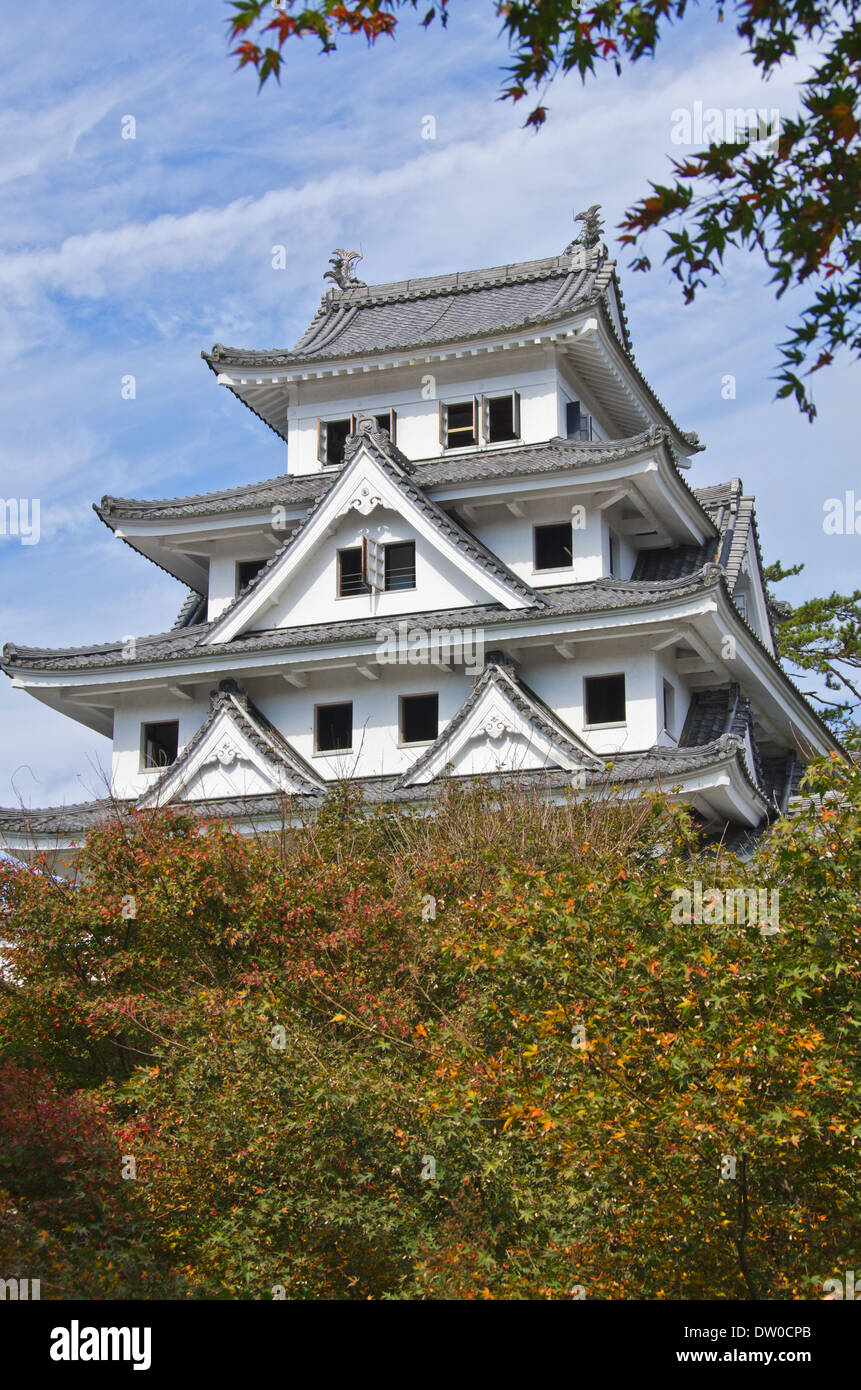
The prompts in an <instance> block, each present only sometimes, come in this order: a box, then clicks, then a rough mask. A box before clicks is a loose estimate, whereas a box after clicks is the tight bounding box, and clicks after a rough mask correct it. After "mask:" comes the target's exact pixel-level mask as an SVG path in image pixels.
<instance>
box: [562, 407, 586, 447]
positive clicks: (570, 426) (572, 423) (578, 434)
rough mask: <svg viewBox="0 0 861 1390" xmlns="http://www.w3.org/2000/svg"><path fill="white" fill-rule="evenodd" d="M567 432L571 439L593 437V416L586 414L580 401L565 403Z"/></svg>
mask: <svg viewBox="0 0 861 1390" xmlns="http://www.w3.org/2000/svg"><path fill="white" fill-rule="evenodd" d="M565 433H566V435H567V436H568V438H569V439H591V438H592V417H591V415H587V414H586V412H585V410H584V409H583V407H582V405H581V404H580V402H579V401H566V403H565Z"/></svg>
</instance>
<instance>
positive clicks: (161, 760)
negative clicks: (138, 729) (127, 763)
mask: <svg viewBox="0 0 861 1390" xmlns="http://www.w3.org/2000/svg"><path fill="white" fill-rule="evenodd" d="M178 752H179V720H178V719H168V720H165V721H164V722H163V723H160V724H144V725H143V728H142V754H143V765H144V767H145V768H158V767H170V766H171V764H172V763H175V762H176V758H177V754H178Z"/></svg>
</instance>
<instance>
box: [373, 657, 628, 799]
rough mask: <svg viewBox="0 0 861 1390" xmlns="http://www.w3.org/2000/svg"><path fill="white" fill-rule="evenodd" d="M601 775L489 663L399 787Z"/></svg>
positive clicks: (507, 673) (541, 707) (504, 669)
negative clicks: (447, 778) (539, 773)
mask: <svg viewBox="0 0 861 1390" xmlns="http://www.w3.org/2000/svg"><path fill="white" fill-rule="evenodd" d="M554 767H558V768H563V769H564V770H565V771H566V772H573V771H579V770H581V769H582V770H589V771H593V772H597V771H600V770H601V769H602V768H603V763H602V761H601V759H600V758H598V757H596V755H595V754H594V753H593V752H592V751H591V749H590V748H588V747H587V745H586V744H585V743H584V742H583V741H582V739H580V738H578V737H577V735H576V734H575V733H574V732H573V730H571V729H569V728H568V726H567V725H566V724H563V722H562V720H561V719H559V718H558V717H557V716H556V715H555V714H554V713H553V711H552V710H551V709H549V708H548V707H547V706H546V705H545V704H544V703H543V701H542V700H539V698H538V696H537V695H535V694H534V692H533V691H531V690H530V689H529V688H528V686H525V685H524V684H523V682H522V681H520V680H518V678H517V676H516V675H515V674H514V672H513V671H512V670H511V668H510V667H509V666H507V665H505V664H503V663H502V662H497V661H493V660H491V661H490V662H489V663H488V665H487V666H486V667H485V669H484V671H483V672H482V675H481V676H480V678H479V680H478V681H477V683H476V685H475V688H474V690H473V691H472V693H471V694H470V695H469V697H468V699H467V700H466V701H465V702H464V704H463V705H462V706H461V708H460V709H459V710H458V712H457V714H456V715H455V716H454V718H453V719H452V720H451V721H450V723H449V724H448V725H447V726H446V728H445V729H444V730H443V732H442V733H441V734H440V736H439V738H438V739H436V741H435V742H434V743H433V744H431V746H430V748H428V749H426V751H425V752H424V753H423V754H422V755H421V757H420V758H419V759H418V761H417V762H415V763H414V764H413V766H412V767H411V768H409V769H408V771H407V772H405V773H404V774H403V776H402V777H401V778H399V781H398V785H399V786H402V787H411V786H418V785H423V784H425V783H428V782H432V781H433V780H434V779H435V778H436V777H440V776H441V775H443V774H444V773H449V774H451V775H453V776H473V775H475V774H477V773H484V772H521V771H523V772H526V771H533V770H535V769H538V768H554Z"/></svg>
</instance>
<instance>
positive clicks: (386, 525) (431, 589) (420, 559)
mask: <svg viewBox="0 0 861 1390" xmlns="http://www.w3.org/2000/svg"><path fill="white" fill-rule="evenodd" d="M363 535H368V536H372V537H374V538H375V539H376V540H377V541H378V542H379V543H380V544H381V545H383V544H389V543H395V542H397V541H415V546H416V587H415V588H414V589H400V590H395V591H393V592H391V593H376V594H353V595H351V596H349V597H347V598H339V597H338V593H337V584H338V559H337V553H338V551H339V550H345V549H348V548H350V547H353V546H358V545H361V542H362V536H363ZM489 601H493V600H492V597H491V596H490V595H489V594H488V592H487V590H486V589H483V588H481V587H480V586H479V585H478V584H477V583H476V582H475V581H474V580H473V579H471V578H470V577H468V576H467V575H466V574H465V573H464V572H463V570H461V569H460V568H458V566H456V565H455V564H454V563H453V562H452V561H450V560H448V559H447V558H446V557H445V556H443V555H442V554H441V553H440V551H439V550H438V549H437V548H436V546H434V545H432V544H431V543H430V542H429V541H428V540H426V539H425V538H424V537H423V536H419V535H417V534H416V533H415V531H413V530H412V528H411V527H410V526H409V525H407V523H406V522H404V521H402V520H401V518H400V517H399V516H397V515H396V514H395V513H394V512H390V511H382V510H381V509H380V508H377V510H376V511H374V512H372V513H371V515H370V516H368V517H362V516H360V515H359V514H358V513H356V512H353V511H351V512H348V513H347V514H346V515H345V516H343V517H342V518H341V519H340V521H339V524H338V528H337V530H336V531H335V532H334V534H332V535H330V536H328V537H327V538H326V540H325V541H324V542H322V544H321V545H320V546H319V547H318V548H317V550H316V551H315V552H313V553H312V555H311V557H310V558H309V560H308V561H307V563H306V564H305V565H303V566H302V568H301V569H299V570H297V572H296V573H295V574H294V576H293V577H292V579H291V580H290V582H289V585H288V587H287V588H286V589H285V591H284V593H283V595H282V598H281V600H280V601H279V603H278V605H277V606H276V607H274V608H271V609H269V611H268V612H267V613H266V614H264V615H263V616H262V618H261V620H260V624H259V625H260V626H261V627H266V628H269V627H301V626H303V625H308V624H312V623H330V622H348V621H351V620H357V619H367V618H377V619H380V620H383V619H385V618H387V617H390V616H392V615H397V614H400V613H419V612H433V611H434V610H436V609H440V610H444V609H446V608H463V607H471V606H472V605H474V604H477V603H487V602H489ZM465 622H469V617H468V615H467V617H466V618H465Z"/></svg>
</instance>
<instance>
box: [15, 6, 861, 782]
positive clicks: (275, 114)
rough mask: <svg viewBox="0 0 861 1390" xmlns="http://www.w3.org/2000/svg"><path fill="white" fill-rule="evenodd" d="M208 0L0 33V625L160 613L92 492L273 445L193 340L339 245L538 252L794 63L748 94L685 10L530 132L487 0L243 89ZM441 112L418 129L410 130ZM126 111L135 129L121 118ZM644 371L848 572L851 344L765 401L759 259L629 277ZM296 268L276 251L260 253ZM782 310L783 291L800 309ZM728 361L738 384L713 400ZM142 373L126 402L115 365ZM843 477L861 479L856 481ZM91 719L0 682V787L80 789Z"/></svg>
mask: <svg viewBox="0 0 861 1390" xmlns="http://www.w3.org/2000/svg"><path fill="white" fill-rule="evenodd" d="M226 14H227V7H226V6H225V5H222V4H221V3H213V0H152V3H150V4H148V5H146V6H131V5H123V6H107V5H105V4H104V3H103V0H102V3H97V0H76V3H75V4H74V5H70V6H57V5H56V3H51V4H49V3H47V0H29V3H28V5H27V6H26V7H24V6H19V7H17V8H16V12H15V13H14V15H10V16H9V17H7V21H6V23H5V25H4V46H3V52H2V53H0V198H2V205H3V216H2V220H0V497H2V498H4V499H8V498H12V497H16V498H34V497H38V498H39V499H40V503H41V515H42V536H41V540H40V542H39V544H38V545H35V546H22V545H21V544H20V541H19V540H18V538H15V537H10V536H0V641H15V642H19V643H22V644H32V645H47V646H50V645H56V646H62V645H75V644H83V643H86V642H88V641H91V640H92V641H100V640H109V639H112V638H116V637H119V636H122V635H125V634H128V633H132V632H135V633H138V634H145V633H150V632H158V631H162V630H164V628H166V627H169V626H170V624H171V623H172V621H173V619H174V617H175V615H176V612H177V611H178V609H179V607H180V604H181V602H182V599H183V595H184V592H185V591H184V590H183V589H182V588H181V586H179V585H178V584H177V583H176V582H175V581H173V580H171V579H170V578H169V577H168V576H166V575H164V574H162V573H161V572H160V571H159V570H158V569H156V568H155V567H154V566H153V565H151V564H149V562H147V561H146V560H144V559H142V558H141V557H139V556H137V555H135V554H134V553H133V552H131V551H130V550H129V549H128V548H127V547H125V546H123V545H122V543H121V542H119V541H116V540H115V539H113V538H112V537H111V535H110V533H109V532H108V531H107V530H106V528H105V527H103V526H102V525H101V523H100V522H99V521H98V519H97V518H96V517H95V515H94V514H93V512H92V510H91V503H92V502H93V501H95V500H98V499H99V498H100V497H101V496H102V494H103V493H105V492H109V493H113V494H118V495H123V496H137V497H164V496H172V495H177V494H181V493H187V492H198V491H205V490H208V489H211V488H218V487H227V486H232V485H235V484H239V483H244V482H249V481H253V480H255V479H258V478H264V477H270V476H272V475H274V474H276V473H279V472H282V471H283V470H284V465H285V459H284V450H283V445H282V443H281V441H279V440H278V439H277V438H276V437H275V436H274V435H273V434H272V433H271V432H270V431H269V430H268V429H267V428H266V427H265V426H264V425H263V424H262V423H261V422H260V421H258V420H256V419H255V417H254V416H253V415H251V413H250V412H249V411H247V410H245V409H243V407H242V406H241V405H240V404H239V402H238V401H236V400H235V399H234V398H233V397H232V396H230V395H229V394H228V393H227V392H224V391H222V390H220V389H219V388H218V387H217V386H216V384H215V380H214V377H213V376H212V375H211V374H210V372H209V371H208V369H207V368H206V366H205V365H204V364H203V363H202V362H201V360H200V356H199V354H200V350H201V348H209V347H210V346H211V345H212V344H213V343H214V342H216V341H220V342H223V343H228V344H231V345H234V346H246V347H261V348H266V347H283V346H288V345H289V344H291V343H292V342H293V341H294V340H295V339H296V338H297V337H298V336H299V334H300V333H301V331H302V330H303V328H304V327H305V325H306V324H307V322H308V320H309V319H310V318H311V316H312V315H313V313H314V311H315V310H316V308H317V305H318V303H319V298H320V295H321V293H322V291H323V288H324V284H323V279H322V276H323V272H324V270H325V269H326V267H327V260H328V256H329V253H330V250H331V248H333V247H335V246H351V247H357V248H361V249H362V250H363V252H364V257H365V259H364V261H363V262H362V263H361V268H360V272H359V273H360V275H361V278H362V279H364V280H366V281H368V282H374V281H383V280H391V279H398V278H400V277H405V276H409V275H429V274H435V273H438V272H442V271H448V270H456V269H467V268H471V267H476V266H482V265H496V264H500V263H504V262H507V261H512V260H519V259H531V258H533V257H539V256H544V255H550V254H554V253H556V252H557V251H560V250H561V249H562V248H563V247H564V246H565V244H566V243H567V242H568V241H569V240H570V238H571V236H572V234H573V230H574V224H573V221H572V214H573V212H574V211H575V210H578V209H580V208H582V207H584V206H587V205H588V204H590V203H593V202H600V203H602V204H603V207H604V215H605V217H606V221H607V226H608V228H609V229H612V228H613V226H614V225H615V224H616V223H617V222H618V221H619V219H620V217H621V214H622V212H623V211H624V209H625V207H626V206H627V205H628V204H630V203H631V202H633V201H634V200H635V199H636V198H638V197H639V196H641V195H642V194H643V193H644V192H645V191H646V188H647V180H648V178H649V177H650V176H651V177H652V178H655V179H659V178H663V177H664V176H665V175H666V173H667V171H668V167H669V166H668V162H667V159H668V156H669V155H670V154H678V153H679V150H678V147H677V146H674V145H673V144H672V142H671V131H672V128H673V118H672V113H673V111H674V110H676V109H677V108H680V107H691V106H693V103H694V102H696V101H701V102H703V104H704V106H706V107H708V106H715V107H718V108H720V109H724V108H727V107H737V106H750V105H756V106H768V107H769V108H771V107H779V108H780V109H781V111H782V112H784V113H786V114H791V113H792V112H793V111H794V110H795V109H796V101H797V97H796V90H797V83H798V82H799V80H801V78H802V77H803V75H804V71H805V68H804V65H803V64H800V65H798V66H797V67H795V68H794V69H793V70H792V71H787V72H786V73H785V74H781V75H780V77H779V78H778V79H777V80H772V82H770V83H769V84H768V85H767V87H763V86H762V84H761V83H760V82H759V80H758V78H757V77H756V75H755V73H754V71H753V68H752V66H751V65H750V63H749V61H748V60H747V59H745V58H744V57H743V56H742V55H741V52H740V45H739V42H738V40H737V39H736V37H735V35H734V31H733V29H732V27H731V25H730V24H728V23H725V24H723V25H717V24H716V23H715V22H714V19H713V15H712V13H711V12H704V13H702V14H698V13H696V12H694V15H693V18H692V19H691V20H685V22H684V23H683V24H682V25H680V26H678V27H677V28H676V29H675V30H674V31H673V32H672V34H671V35H670V37H669V39H668V41H667V43H666V45H665V46H664V45H662V48H661V52H660V57H659V58H658V59H656V60H655V61H654V62H646V63H643V64H641V65H640V70H639V71H636V72H626V74H625V75H624V77H623V78H622V79H617V78H616V77H615V76H614V75H613V73H612V70H611V69H608V70H607V71H606V72H605V73H604V74H602V76H601V79H600V80H599V81H598V82H590V83H588V84H587V86H586V87H585V88H584V87H582V86H581V85H580V82H579V80H578V79H576V78H571V79H566V80H564V81H562V82H558V83H557V84H556V85H555V86H554V87H553V88H552V89H551V92H550V95H549V99H548V104H549V107H550V120H549V123H548V125H547V126H546V127H545V128H544V129H543V130H542V131H541V132H539V133H538V134H535V133H533V132H530V131H525V130H523V129H522V120H523V112H522V111H519V110H517V109H516V108H514V107H512V106H511V105H510V103H502V102H499V101H497V100H496V96H497V93H498V88H499V81H500V69H501V68H502V67H503V66H504V64H505V62H506V61H507V53H506V49H505V46H504V44H503V43H502V42H501V41H500V39H499V36H498V21H497V20H496V18H495V15H494V12H493V6H492V3H491V0H453V10H452V16H451V19H450V23H449V27H448V30H447V31H446V32H443V31H441V30H440V29H439V28H438V27H436V28H433V29H431V30H429V31H423V30H421V29H420V28H419V26H418V24H417V22H416V20H415V17H414V15H413V13H412V11H407V12H405V13H404V15H403V18H402V21H401V23H402V26H403V27H402V32H401V33H400V35H399V37H398V39H397V40H396V42H394V43H393V42H387V41H382V42H381V43H380V44H378V45H377V47H376V48H375V49H373V50H370V51H369V50H368V49H367V48H366V47H365V45H364V44H363V43H362V42H361V41H359V40H356V41H353V42H351V41H344V43H343V44H342V45H341V47H340V48H339V51H338V52H337V53H336V54H334V55H330V56H328V57H324V56H320V55H319V54H318V52H317V50H316V47H315V45H314V44H313V43H311V42H310V41H309V42H307V43H303V44H302V45H297V46H295V47H294V49H293V50H292V52H288V60H287V67H286V70H285V74H284V77H283V80H282V84H281V86H280V87H278V86H276V85H275V84H274V83H269V84H267V86H266V87H265V88H264V89H263V91H262V92H261V93H260V94H259V95H258V94H257V90H256V82H255V80H254V78H253V76H252V75H251V74H250V73H249V72H239V73H237V72H235V71H234V64H233V60H231V59H229V58H228V57H227V47H226V44H225V28H224V25H223V18H224V16H225V15H226ZM427 115H433V116H434V117H435V120H436V130H437V138H436V140H424V139H422V119H423V117H425V116H427ZM127 116H133V117H134V121H135V134H136V138H135V139H134V140H128V139H126V140H124V139H123V138H122V130H123V121H124V118H125V117H127ZM608 240H609V241H610V245H611V249H615V250H617V251H620V252H621V254H620V264H621V267H622V283H623V288H624V291H625V296H626V303H627V308H628V314H629V321H630V326H631V331H632V334H633V338H634V347H635V352H636V356H637V361H638V363H639V365H640V367H641V369H642V370H643V371H644V372H645V374H646V376H647V378H648V379H649V380H650V381H651V383H652V385H653V386H654V388H655V390H656V391H657V393H658V395H659V396H660V397H661V399H662V400H663V401H664V402H665V404H666V405H667V407H668V408H669V410H670V412H671V413H672V414H673V416H674V417H675V418H676V419H677V420H678V421H679V423H680V424H681V426H682V427H683V428H686V429H696V430H698V431H699V434H700V437H701V439H702V441H703V442H704V443H705V444H706V445H707V452H705V453H704V454H701V455H699V456H698V459H697V461H696V463H695V465H694V468H693V469H692V470H691V474H690V475H689V476H690V480H691V481H692V483H694V485H698V484H707V483H711V482H718V481H721V480H723V479H725V478H728V477H731V476H733V475H739V476H741V477H742V478H743V480H744V482H745V485H746V487H747V489H748V490H749V491H752V492H754V493H755V494H756V496H757V498H758V503H759V519H760V531H761V535H762V539H763V543H764V548H765V551H766V558H767V559H768V558H776V557H778V556H779V557H780V558H781V559H783V560H784V562H789V561H790V560H796V559H803V560H805V561H806V565H807V568H806V570H805V573H804V575H803V576H801V578H800V579H798V580H795V581H790V583H789V584H788V585H786V586H784V588H785V595H784V596H785V597H787V598H790V599H796V600H797V599H799V598H801V597H802V596H804V595H805V594H807V593H814V592H825V591H829V590H830V589H831V588H833V587H837V588H842V589H844V590H845V589H851V588H853V587H854V586H855V585H856V584H857V583H858V571H859V562H858V556H859V550H861V537H859V536H826V535H825V534H824V532H823V529H822V517H823V503H824V501H825V500H826V499H827V498H828V497H831V496H842V495H843V493H844V491H845V489H847V488H852V487H853V486H855V477H854V475H855V472H856V463H855V454H856V447H855V439H854V430H852V431H850V415H849V410H848V405H849V401H850V399H851V395H850V393H851V392H852V391H853V390H857V389H858V385H859V380H861V378H859V376H858V370H857V368H853V367H852V366H851V365H850V364H848V363H843V364H841V365H839V366H838V367H837V368H836V369H832V370H831V371H830V372H826V373H824V374H822V376H821V379H820V380H819V381H818V383H817V401H818V405H819V409H820V415H819V418H818V420H817V421H816V423H815V424H814V425H813V426H810V425H808V424H807V423H806V421H805V420H804V419H803V418H802V417H800V416H799V415H798V414H797V412H796V410H795V408H794V406H792V405H790V404H786V403H774V402H773V393H774V386H773V382H771V381H770V380H769V377H770V374H771V373H772V372H773V370H774V366H775V362H776V359H777V353H776V351H775V348H774V344H775V342H777V341H778V340H779V339H780V338H781V337H782V336H783V330H784V327H785V325H786V323H787V322H788V321H789V319H790V316H791V314H792V308H793V306H792V304H791V303H789V302H786V301H784V302H782V303H781V304H780V305H778V304H776V303H775V301H774V298H773V294H772V292H771V290H770V289H769V288H768V286H767V285H766V283H765V275H764V271H763V268H762V266H761V264H760V263H759V262H757V261H756V260H755V259H754V258H753V257H750V256H737V257H735V258H734V259H732V260H731V261H730V262H729V265H728V274H727V277H726V279H724V280H723V281H721V282H720V283H717V284H715V285H714V287H712V288H710V289H709V291H708V292H707V293H705V294H703V295H702V296H701V297H700V298H698V299H697V301H696V302H695V304H694V305H693V306H691V307H684V306H683V304H682V302H681V296H680V293H679V290H678V287H677V286H676V284H675V282H674V281H672V279H671V278H670V276H669V275H668V274H667V272H666V271H665V270H664V269H662V268H660V265H659V263H660V259H661V255H662V248H661V245H660V237H656V238H655V239H654V242H653V244H652V246H651V247H647V249H648V250H649V251H650V253H651V255H652V260H653V262H654V263H656V264H658V267H659V268H658V269H657V270H655V271H654V272H652V273H651V274H650V275H648V276H644V275H635V274H633V273H631V272H630V271H627V270H626V269H625V267H626V264H627V261H628V259H629V256H628V255H627V254H626V253H625V252H624V251H622V250H621V248H618V247H614V242H613V239H612V236H609V237H608ZM274 245H284V246H285V247H286V249H287V268H286V270H284V271H276V270H273V268H272V247H273V246H274ZM797 303H798V301H796V304H797ZM728 373H731V374H732V375H734V376H735V377H736V381H737V388H736V390H737V394H736V398H735V399H734V400H725V399H723V398H722V395H721V381H722V378H723V376H724V375H725V374H728ZM126 374H133V375H134V376H135V378H136V383H137V395H136V399H134V400H123V399H122V396H121V380H122V377H123V376H124V375H126ZM858 491H859V495H861V487H859V489H858ZM109 751H110V750H109V746H108V743H107V741H106V740H104V739H102V738H100V737H98V736H97V735H95V734H92V733H90V732H89V731H88V730H85V729H83V728H82V727H80V726H78V725H76V724H74V723H72V722H71V721H69V720H67V719H65V718H63V717H62V716H60V715H58V714H55V713H53V712H51V711H49V710H47V709H46V708H45V707H43V706H41V705H39V704H38V703H37V702H36V701H34V700H32V699H30V698H29V697H28V696H26V695H24V694H23V693H21V692H18V691H14V690H13V689H12V688H11V686H10V684H9V682H8V680H6V679H5V678H3V680H2V683H0V804H6V805H9V804H15V803H16V802H17V801H18V800H19V798H20V799H23V800H24V802H25V803H26V804H28V805H34V806H36V805H48V804H58V803H63V802H72V801H76V800H82V799H86V798H87V797H89V796H91V795H98V794H100V791H101V786H100V775H99V772H98V768H99V767H101V766H105V765H106V764H107V763H108V761H109Z"/></svg>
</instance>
